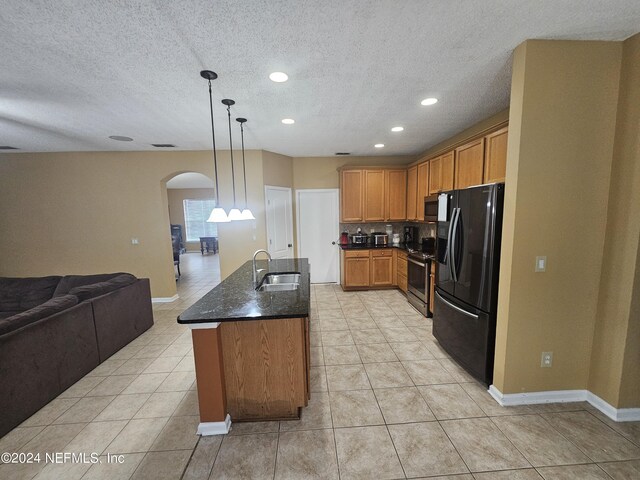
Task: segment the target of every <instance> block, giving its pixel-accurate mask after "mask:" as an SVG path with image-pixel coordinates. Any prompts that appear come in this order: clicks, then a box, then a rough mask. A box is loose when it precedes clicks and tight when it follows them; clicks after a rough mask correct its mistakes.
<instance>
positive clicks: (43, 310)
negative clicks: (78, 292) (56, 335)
mask: <svg viewBox="0 0 640 480" xmlns="http://www.w3.org/2000/svg"><path fill="white" fill-rule="evenodd" d="M77 304H78V298H77V297H76V296H74V295H61V296H59V297H55V298H51V299H49V300H48V301H46V302H45V303H42V304H40V305H38V306H36V307H33V308H31V309H29V310H27V311H25V312H21V313H18V314H16V315H13V316H12V317H8V318H4V319H2V320H0V335H4V334H6V333H9V332H13V331H14V330H17V329H19V328H22V327H24V326H26V325H29V324H30V323H33V322H35V321H37V320H42V319H43V318H46V317H50V316H51V315H53V314H56V313H60V312H62V311H63V310H67V309H68V308H71V307H73V306H74V305H77Z"/></svg>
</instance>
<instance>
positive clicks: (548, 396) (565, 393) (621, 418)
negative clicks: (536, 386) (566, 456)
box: [489, 385, 640, 422]
mask: <svg viewBox="0 0 640 480" xmlns="http://www.w3.org/2000/svg"><path fill="white" fill-rule="evenodd" d="M489 395H491V396H492V397H493V399H494V400H495V401H496V402H498V404H500V405H501V406H503V407H512V406H515V405H536V404H540V403H567V402H589V403H590V404H591V405H593V406H594V407H595V408H597V409H598V410H600V411H601V412H602V413H604V414H605V415H606V416H607V417H609V418H610V419H611V420H614V421H616V422H635V421H638V420H640V408H615V407H614V406H612V405H610V404H609V403H607V402H606V401H604V400H603V399H602V398H600V397H599V396H597V395H596V394H594V393H592V392H590V391H589V390H552V391H547V392H529V393H506V394H505V393H502V392H501V391H500V390H498V389H497V388H496V387H495V386H494V385H490V386H489Z"/></svg>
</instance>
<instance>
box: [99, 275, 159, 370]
mask: <svg viewBox="0 0 640 480" xmlns="http://www.w3.org/2000/svg"><path fill="white" fill-rule="evenodd" d="M90 302H91V304H92V306H93V316H94V321H95V325H96V337H97V338H98V350H99V352H100V361H101V362H104V361H105V360H106V359H107V358H109V357H110V356H111V355H113V354H114V353H116V352H117V351H118V350H120V349H121V348H122V347H124V346H125V345H127V344H128V343H129V342H131V341H132V340H133V339H135V338H137V337H139V336H140V335H141V334H142V333H143V332H145V331H146V330H148V329H149V328H151V327H152V326H153V310H152V308H151V289H150V286H149V279H148V278H140V279H138V280H136V281H135V282H134V283H132V284H131V285H128V286H126V287H122V288H119V289H117V290H114V291H112V292H110V293H107V294H106V295H102V296H100V297H96V298H93V299H91V300H90Z"/></svg>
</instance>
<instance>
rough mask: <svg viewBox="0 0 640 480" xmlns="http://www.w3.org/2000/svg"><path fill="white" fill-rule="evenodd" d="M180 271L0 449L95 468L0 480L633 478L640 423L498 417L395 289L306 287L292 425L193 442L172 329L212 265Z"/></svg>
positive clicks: (210, 275)
mask: <svg viewBox="0 0 640 480" xmlns="http://www.w3.org/2000/svg"><path fill="white" fill-rule="evenodd" d="M181 260H182V261H181V269H182V271H183V275H182V278H181V279H180V281H179V282H178V290H179V294H180V299H179V300H178V301H176V302H173V303H170V304H159V305H158V304H156V305H154V319H155V325H154V326H153V328H151V329H150V330H149V331H148V332H146V333H145V334H143V335H142V336H140V337H139V338H138V339H136V340H134V341H133V342H132V343H131V344H129V345H128V346H126V347H125V348H123V349H122V350H120V351H119V352H118V353H116V354H115V355H114V356H113V357H111V358H110V359H108V360H107V361H106V362H104V363H103V364H102V365H100V366H99V367H98V368H96V369H95V370H94V371H92V372H91V373H89V374H88V375H87V376H85V377H84V378H83V379H81V380H80V381H79V382H77V383H76V384H75V385H73V386H72V387H71V388H69V389H68V390H67V391H66V392H64V393H63V394H61V395H60V396H59V397H58V398H56V399H55V400H52V401H51V402H50V403H49V404H48V405H46V406H45V407H44V408H42V409H41V410H40V411H39V412H37V413H36V414H35V415H33V416H32V417H31V418H29V419H28V420H26V421H25V422H23V424H22V425H20V426H19V427H17V428H16V429H14V430H13V431H11V432H10V433H9V434H7V435H6V436H5V437H3V438H1V439H0V451H2V452H5V451H9V452H62V451H68V452H76V453H80V452H88V453H91V452H96V453H98V454H99V455H101V457H100V459H101V460H102V461H103V463H101V464H96V465H88V464H72V463H65V464H48V465H45V464H44V463H42V464H28V465H11V464H2V465H0V478H2V479H5V478H6V479H31V478H37V479H45V478H55V479H70V480H71V479H80V478H82V479H94V480H95V479H109V480H112V479H129V478H131V479H147V478H148V479H181V478H183V479H212V480H213V479H215V480H218V479H234V480H235V479H262V478H265V479H273V478H277V479H305V478H317V479H338V478H340V479H376V480H384V479H395V478H422V477H429V478H440V479H444V478H448V479H458V480H465V479H477V480H480V479H482V480H494V479H514V480H518V479H522V480H529V479H540V478H544V479H547V480H551V479H559V480H560V479H616V480H618V479H620V480H622V479H637V478H640V448H639V447H640V422H631V423H615V422H612V421H610V420H609V419H607V418H606V417H604V416H603V415H602V414H601V413H599V412H598V411H596V410H595V409H593V408H592V407H591V406H589V405H588V404H586V403H574V404H553V405H540V406H529V407H514V408H503V407H500V406H499V405H497V404H496V403H495V402H494V400H493V399H492V398H491V397H490V396H489V395H488V393H487V392H486V388H484V387H483V386H482V385H480V384H478V383H477V382H475V381H474V380H473V379H472V378H471V377H469V376H468V375H467V374H466V373H465V372H464V371H463V370H462V369H460V368H459V367H458V366H457V365H456V364H455V362H453V361H452V360H451V359H450V358H449V357H448V356H447V354H446V353H445V352H444V351H443V350H441V349H440V347H439V346H438V343H437V341H436V340H435V339H434V337H433V336H432V335H431V321H430V320H428V319H425V318H423V317H421V316H420V315H418V314H416V313H415V312H414V311H413V309H412V308H411V307H410V306H409V305H408V304H407V303H406V300H405V299H404V298H403V296H402V295H401V294H400V293H399V292H397V291H375V292H361V293H353V292H350V293H345V292H342V291H341V289H340V288H339V287H337V286H331V285H324V286H323V285H317V286H313V288H312V308H311V344H312V348H311V352H312V367H311V385H312V387H311V390H312V397H311V401H310V402H309V406H308V407H306V408H305V409H304V410H303V412H302V418H301V419H300V420H297V421H287V422H284V421H283V422H262V423H237V424H234V426H233V429H232V431H231V433H230V434H229V435H226V436H223V437H203V438H200V437H198V436H197V435H196V434H195V430H196V426H197V424H198V421H199V418H198V399H197V395H196V391H195V382H194V380H195V374H194V367H193V358H192V351H191V337H190V333H189V331H188V330H186V329H185V328H184V327H182V326H180V325H178V324H177V323H176V322H175V319H176V316H177V315H178V314H180V313H181V312H182V311H183V310H184V309H185V308H187V307H188V306H189V305H190V304H192V303H193V302H194V301H196V300H197V299H199V298H200V297H201V296H202V295H203V294H204V293H206V292H207V291H209V290H210V289H211V288H212V287H213V286H214V285H215V284H217V283H218V282H219V279H220V273H219V267H218V258H217V256H211V255H209V256H201V255H199V254H187V255H183V257H182V259H181ZM107 454H112V455H113V454H121V455H123V459H124V461H123V463H121V464H117V463H107Z"/></svg>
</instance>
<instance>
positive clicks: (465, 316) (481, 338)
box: [433, 183, 504, 385]
mask: <svg viewBox="0 0 640 480" xmlns="http://www.w3.org/2000/svg"><path fill="white" fill-rule="evenodd" d="M503 204H504V183H496V184H491V185H481V186H478V187H472V188H466V189H463V190H454V191H451V192H447V193H443V194H441V195H440V196H439V197H438V226H437V232H438V234H437V245H436V257H437V262H438V264H437V268H436V287H435V291H436V293H435V299H434V302H435V305H434V315H433V335H434V336H435V337H436V339H437V340H438V342H439V343H440V345H441V346H442V348H444V349H445V351H446V352H447V353H449V355H451V356H452V357H453V358H454V359H455V360H456V361H457V362H458V363H459V364H460V365H461V366H462V367H464V368H465V370H467V371H468V372H469V373H470V374H471V375H472V376H474V377H475V378H477V379H478V380H480V381H481V382H483V383H484V384H486V385H490V384H491V382H492V380H493V357H494V352H495V337H496V310H497V306H498V275H499V269H500V239H501V233H502V210H503Z"/></svg>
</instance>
